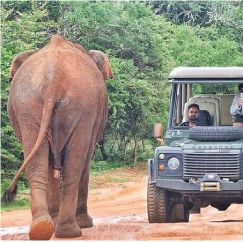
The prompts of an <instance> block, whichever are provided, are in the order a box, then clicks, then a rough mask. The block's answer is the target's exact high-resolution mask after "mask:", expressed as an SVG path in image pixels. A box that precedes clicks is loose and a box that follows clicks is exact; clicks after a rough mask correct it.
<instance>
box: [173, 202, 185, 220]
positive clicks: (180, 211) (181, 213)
mask: <svg viewBox="0 0 243 243" xmlns="http://www.w3.org/2000/svg"><path fill="white" fill-rule="evenodd" d="M171 222H173V223H176V222H189V210H188V209H187V208H186V206H185V205H183V204H182V203H181V204H174V205H173V207H172V212H171Z"/></svg>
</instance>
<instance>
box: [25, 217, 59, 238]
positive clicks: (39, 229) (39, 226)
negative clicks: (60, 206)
mask: <svg viewBox="0 0 243 243" xmlns="http://www.w3.org/2000/svg"><path fill="white" fill-rule="evenodd" d="M53 232H54V225H53V222H52V220H51V219H48V218H46V217H45V218H44V217H42V218H40V219H36V220H34V221H33V223H32V225H31V227H30V231H29V239H30V240H49V239H50V238H51V236H52V234H53Z"/></svg>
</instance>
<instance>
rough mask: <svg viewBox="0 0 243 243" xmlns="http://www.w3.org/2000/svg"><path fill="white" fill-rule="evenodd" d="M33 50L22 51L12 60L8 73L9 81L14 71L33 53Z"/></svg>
mask: <svg viewBox="0 0 243 243" xmlns="http://www.w3.org/2000/svg"><path fill="white" fill-rule="evenodd" d="M34 53H35V51H27V52H22V53H20V54H18V55H17V56H16V57H15V58H14V59H13V61H12V65H11V67H10V73H9V81H10V82H11V81H12V79H13V77H14V75H15V73H16V72H17V71H18V69H19V68H20V66H21V65H22V64H23V63H24V62H25V61H26V60H27V59H28V58H29V56H31V55H32V54H34Z"/></svg>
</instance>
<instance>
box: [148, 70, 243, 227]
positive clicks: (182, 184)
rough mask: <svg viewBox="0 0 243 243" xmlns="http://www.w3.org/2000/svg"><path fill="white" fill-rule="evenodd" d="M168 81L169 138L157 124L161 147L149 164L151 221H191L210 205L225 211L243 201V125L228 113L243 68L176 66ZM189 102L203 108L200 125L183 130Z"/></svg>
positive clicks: (149, 218) (242, 75)
mask: <svg viewBox="0 0 243 243" xmlns="http://www.w3.org/2000/svg"><path fill="white" fill-rule="evenodd" d="M168 82H169V83H170V84H172V91H171V98H170V109H169V116H168V126H167V130H166V134H165V136H164V139H162V136H163V132H162V131H163V127H162V125H161V124H160V123H158V124H155V129H154V135H155V137H156V138H157V139H158V140H159V142H160V146H158V147H157V148H156V149H155V152H154V159H149V160H148V173H149V179H148V189H147V211H148V220H149V222H150V223H169V222H188V221H189V215H190V213H200V209H201V208H203V207H207V206H208V205H211V206H212V207H215V208H217V209H218V210H226V209H227V208H228V207H229V206H230V205H231V204H232V203H243V127H233V125H232V116H231V114H230V106H231V103H232V100H233V98H234V95H235V93H236V92H237V87H238V85H239V83H243V68H241V67H226V68H224V67H220V68H219V67H217V68H213V67H201V68H197V67H186V68H185V67H178V68H175V69H174V70H173V71H172V72H171V73H170V75H169V81H168ZM200 90H203V91H204V92H205V90H207V91H208V92H207V93H203V94H200V92H199V91H200ZM191 103H196V104H198V105H199V107H200V116H199V119H201V120H200V123H201V125H202V126H194V127H189V126H179V125H180V124H181V123H183V122H185V121H187V120H188V117H187V113H188V106H189V105H190V104H191Z"/></svg>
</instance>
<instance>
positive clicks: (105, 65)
mask: <svg viewBox="0 0 243 243" xmlns="http://www.w3.org/2000/svg"><path fill="white" fill-rule="evenodd" d="M88 54H89V55H90V57H91V58H92V59H93V60H94V61H95V63H96V65H97V67H98V68H99V70H100V71H101V73H102V75H103V78H104V80H106V79H108V78H114V77H115V76H114V74H113V71H112V68H111V64H110V61H109V58H108V57H107V55H106V54H105V53H104V52H102V51H97V50H90V51H88Z"/></svg>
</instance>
